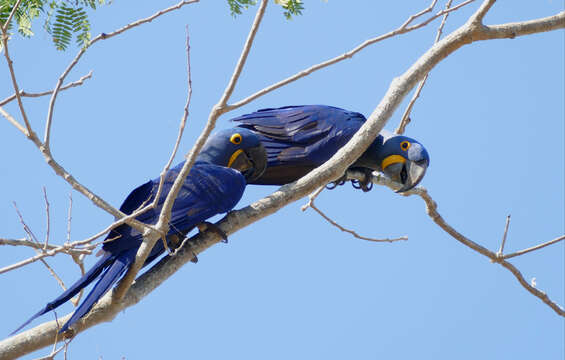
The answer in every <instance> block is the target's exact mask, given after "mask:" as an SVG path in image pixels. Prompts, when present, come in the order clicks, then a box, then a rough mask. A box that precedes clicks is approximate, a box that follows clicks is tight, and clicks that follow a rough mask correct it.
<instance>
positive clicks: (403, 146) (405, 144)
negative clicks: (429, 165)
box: [400, 140, 412, 151]
mask: <svg viewBox="0 0 565 360" xmlns="http://www.w3.org/2000/svg"><path fill="white" fill-rule="evenodd" d="M410 145H412V144H410V141H406V140H404V141H403V142H401V143H400V148H401V149H402V150H404V151H406V150H408V149H410Z"/></svg>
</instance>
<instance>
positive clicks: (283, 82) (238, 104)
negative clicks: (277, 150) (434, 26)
mask: <svg viewBox="0 0 565 360" xmlns="http://www.w3.org/2000/svg"><path fill="white" fill-rule="evenodd" d="M473 1H475V0H467V1H464V2H462V3H461V4H459V5H456V6H454V7H452V8H449V9H447V10H442V11H440V12H438V13H437V14H435V15H433V16H430V17H429V18H428V19H426V20H425V21H422V22H421V23H418V24H416V25H412V26H408V25H409V24H410V23H411V22H412V21H413V20H414V19H415V18H416V17H415V16H414V15H412V16H410V17H409V18H408V20H406V21H405V22H404V23H403V24H402V25H401V26H400V27H399V28H397V29H396V30H393V31H390V32H388V33H386V34H383V35H380V36H377V37H375V38H372V39H369V40H366V41H364V42H362V43H361V44H359V45H358V46H356V47H355V48H353V49H352V50H350V51H348V52H346V53H344V54H342V55H339V56H336V57H334V58H332V59H329V60H326V61H324V62H321V63H319V64H316V65H313V66H311V67H309V68H307V69H305V70H302V71H300V72H298V73H296V74H294V75H292V76H289V77H287V78H286V79H284V80H281V81H279V82H277V83H275V84H273V85H270V86H267V87H265V88H263V89H262V90H259V91H257V92H256V93H254V94H252V95H250V96H248V97H246V98H244V99H242V100H240V101H237V102H235V103H233V104H229V105H227V106H226V109H227V110H234V109H237V108H239V107H241V106H243V105H246V104H248V103H250V102H251V101H253V100H255V99H257V98H259V97H261V96H263V95H265V94H267V93H270V92H271V91H273V90H276V89H278V88H280V87H282V86H284V85H287V84H289V83H291V82H294V81H296V80H298V79H300V78H303V77H306V76H308V75H310V74H312V73H313V72H315V71H318V70H320V69H323V68H325V67H328V66H330V65H333V64H335V63H338V62H340V61H343V60H346V59H351V58H352V57H353V55H355V54H357V53H358V52H360V51H361V50H363V49H364V48H366V47H367V46H369V45H373V44H375V43H377V42H380V41H383V40H385V39H388V38H391V37H394V36H397V35H400V34H405V33H408V32H410V31H413V30H416V29H419V28H421V27H424V26H426V25H428V24H429V23H430V22H432V21H433V20H435V19H437V18H438V17H440V16H443V15H445V14H447V13H450V12H453V11H456V10H458V9H460V8H462V7H463V6H466V5H468V4H470V3H472V2H473ZM428 8H429V7H428ZM428 8H426V9H425V10H423V11H421V12H420V13H422V14H425V13H426V12H427V11H426V10H427V9H428Z"/></svg>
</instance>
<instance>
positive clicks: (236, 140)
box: [14, 128, 267, 333]
mask: <svg viewBox="0 0 565 360" xmlns="http://www.w3.org/2000/svg"><path fill="white" fill-rule="evenodd" d="M266 163H267V154H266V151H265V148H264V147H263V145H262V144H261V143H260V141H259V138H258V136H257V135H255V134H254V133H253V132H251V131H249V130H246V129H243V128H233V129H227V130H222V131H219V132H217V133H215V134H214V135H212V136H211V137H210V138H209V139H208V141H207V142H206V144H205V145H204V147H203V149H202V151H201V152H200V154H199V155H198V157H197V159H196V162H195V163H194V165H193V167H192V169H191V170H190V173H189V175H188V176H187V177H186V180H185V181H184V184H183V186H182V188H181V190H180V192H179V194H178V197H177V198H176V200H175V202H174V205H173V208H172V212H171V220H170V229H169V232H168V234H167V240H168V244H169V246H171V247H174V245H178V244H179V243H180V240H182V239H183V237H184V235H185V234H186V233H188V232H189V231H190V230H192V229H193V228H194V227H195V226H197V225H199V224H200V223H202V222H204V221H205V220H206V219H208V218H210V217H212V216H214V215H216V214H221V213H225V212H228V211H229V210H231V209H232V208H233V207H234V206H235V205H236V204H237V202H238V201H239V200H240V199H241V196H242V195H243V191H244V189H245V186H246V184H247V182H249V181H255V180H257V179H258V178H259V176H261V174H262V173H263V171H264V170H265V168H266ZM183 165H184V162H182V163H180V164H179V165H177V166H175V167H174V168H172V169H170V170H169V172H168V173H167V175H166V177H165V182H164V185H163V190H162V192H161V195H160V198H159V202H158V206H157V207H156V208H154V209H152V210H148V211H146V212H145V213H143V214H141V215H139V216H137V217H136V219H137V220H139V221H142V222H144V223H147V224H155V223H156V222H157V219H158V217H159V213H160V211H161V208H162V205H163V202H164V201H165V198H166V197H167V194H168V193H169V190H170V189H171V187H172V185H173V183H174V181H175V179H176V177H177V175H178V173H179V172H180V170H181V168H182V166H183ZM158 185H159V178H157V179H154V180H150V181H148V182H147V183H145V184H143V185H141V186H139V187H138V188H136V189H135V190H133V191H132V192H131V193H130V194H129V195H128V197H127V198H126V200H125V201H124V203H123V204H122V206H121V207H120V210H121V211H122V212H124V213H125V214H131V213H132V212H133V211H135V210H137V209H138V208H139V207H140V206H141V205H143V204H144V203H145V204H149V203H150V202H151V201H153V199H154V197H155V195H156V194H157V188H158ZM218 230H219V229H218ZM224 236H225V234H224ZM106 239H107V240H109V239H113V240H109V241H108V242H105V243H104V245H103V246H102V250H101V252H102V257H101V259H100V260H98V262H97V263H96V264H95V265H94V266H93V267H92V268H91V269H90V270H89V271H88V272H87V273H86V274H84V276H83V277H81V278H80V279H79V280H77V281H76V282H75V283H74V284H73V285H72V286H71V287H70V288H68V289H67V290H66V291H65V292H63V293H62V294H61V295H60V296H59V297H57V298H56V299H55V300H53V301H51V302H50V303H48V304H47V305H46V306H45V307H44V308H43V309H42V310H41V311H39V312H38V313H37V314H35V315H33V316H32V317H31V319H29V320H28V321H26V322H25V323H24V324H23V325H21V326H20V327H19V328H18V329H17V330H16V331H14V333H15V332H17V331H19V330H20V329H22V328H23V327H24V326H26V325H27V324H29V323H30V322H31V321H32V320H34V319H35V318H37V317H38V316H41V315H43V314H45V313H47V312H49V311H51V310H53V309H55V308H57V307H58V306H59V305H61V304H63V303H65V302H66V301H68V300H69V299H71V298H72V297H73V296H75V295H76V294H78V293H79V291H80V290H81V289H83V288H84V287H86V286H87V285H88V284H90V283H91V282H93V281H94V280H95V279H98V282H97V283H96V285H94V287H93V288H92V290H91V291H90V293H89V294H88V295H87V296H86V298H85V299H84V300H83V302H82V303H81V304H80V306H78V308H77V309H76V310H75V312H74V313H73V315H72V316H71V318H70V319H69V320H68V321H67V322H66V323H65V324H64V325H63V327H62V328H61V329H60V331H59V332H64V331H66V330H67V329H68V328H69V327H70V326H72V325H73V324H74V323H75V322H76V321H78V320H79V319H80V318H81V317H83V316H84V315H85V314H86V313H88V311H90V309H91V308H92V306H94V304H95V303H96V302H97V301H98V300H99V299H100V298H101V297H102V296H103V295H104V294H105V293H106V292H107V291H108V290H109V289H110V288H111V287H112V285H113V284H115V283H116V282H117V281H118V280H119V279H120V278H121V276H122V275H123V274H124V273H125V271H126V270H127V269H128V268H129V266H130V265H131V264H132V263H133V262H134V260H135V256H136V253H137V250H138V249H139V246H140V245H141V242H142V240H143V237H142V235H141V234H140V233H139V232H138V231H137V230H135V229H133V228H131V227H130V226H128V225H127V224H123V225H120V226H118V227H116V228H115V229H114V230H112V231H111V232H110V233H109V234H108V236H107V238H106ZM164 252H165V246H164V244H163V241H157V243H156V244H155V246H154V247H153V249H152V250H151V253H150V255H149V257H148V258H147V260H146V262H145V263H144V266H145V265H147V264H149V263H150V262H151V261H152V260H154V259H155V258H157V257H159V255H161V254H163V253H164Z"/></svg>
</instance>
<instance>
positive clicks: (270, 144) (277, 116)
mask: <svg viewBox="0 0 565 360" xmlns="http://www.w3.org/2000/svg"><path fill="white" fill-rule="evenodd" d="M232 120H233V121H234V122H236V123H238V126H239V127H242V128H247V129H250V130H252V131H253V132H255V133H256V134H258V135H259V137H260V139H261V142H262V143H263V145H264V146H265V149H266V150H267V158H268V163H267V169H266V170H265V172H264V173H263V175H262V176H261V177H259V178H257V179H255V180H253V181H251V182H250V184H264V185H283V184H287V183H290V182H293V181H295V180H297V179H299V178H301V177H302V176H304V175H306V174H307V173H308V172H310V171H311V170H312V169H314V168H316V167H318V166H320V165H321V164H323V163H324V162H326V161H327V160H328V159H329V158H330V157H331V156H332V155H333V154H335V153H336V151H337V150H338V149H339V148H341V147H342V146H343V145H345V144H346V143H347V142H348V141H349V139H351V137H352V136H353V134H355V132H357V130H359V128H360V127H361V125H363V123H364V122H365V121H366V118H365V117H364V116H363V115H362V114H360V113H357V112H352V111H347V110H344V109H340V108H337V107H332V106H326V105H302V106H285V107H281V108H273V109H262V110H259V111H257V112H254V113H251V114H246V115H242V116H239V117H237V118H234V119H232ZM429 163H430V158H429V156H428V152H427V151H426V149H425V148H424V147H423V146H422V144H420V143H419V142H418V141H416V140H414V139H411V138H409V137H406V136H401V135H395V134H392V133H390V132H388V131H384V130H383V131H382V132H381V133H380V134H379V135H378V136H377V138H376V139H375V140H374V141H373V143H372V144H371V145H370V146H369V148H367V150H366V151H365V152H364V153H363V155H361V157H360V158H359V159H357V161H356V162H355V163H353V164H352V165H351V168H356V169H360V170H362V171H364V172H365V173H366V174H367V173H369V172H372V171H374V170H376V171H380V172H383V173H384V174H386V175H387V176H388V177H389V178H391V179H392V180H394V181H397V182H400V183H402V185H403V186H402V188H400V189H399V190H398V192H404V191H407V190H410V189H412V188H413V187H414V186H416V185H417V184H418V183H419V182H420V181H421V180H422V178H423V177H424V175H425V173H426V169H427V168H428V165H429ZM367 179H368V177H367ZM336 183H337V184H342V183H343V180H341V181H340V180H338V181H337V182H336ZM353 185H354V186H355V187H360V188H362V189H363V190H364V191H368V190H370V188H371V187H370V185H372V183H368V181H365V182H361V183H359V182H357V183H355V182H354V183H353Z"/></svg>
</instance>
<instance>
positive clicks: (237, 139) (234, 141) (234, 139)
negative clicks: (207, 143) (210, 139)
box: [230, 133, 242, 145]
mask: <svg viewBox="0 0 565 360" xmlns="http://www.w3.org/2000/svg"><path fill="white" fill-rule="evenodd" d="M241 140H242V138H241V134H239V133H235V134H233V135H232V136H231V137H230V142H231V143H232V144H236V145H239V144H241Z"/></svg>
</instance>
